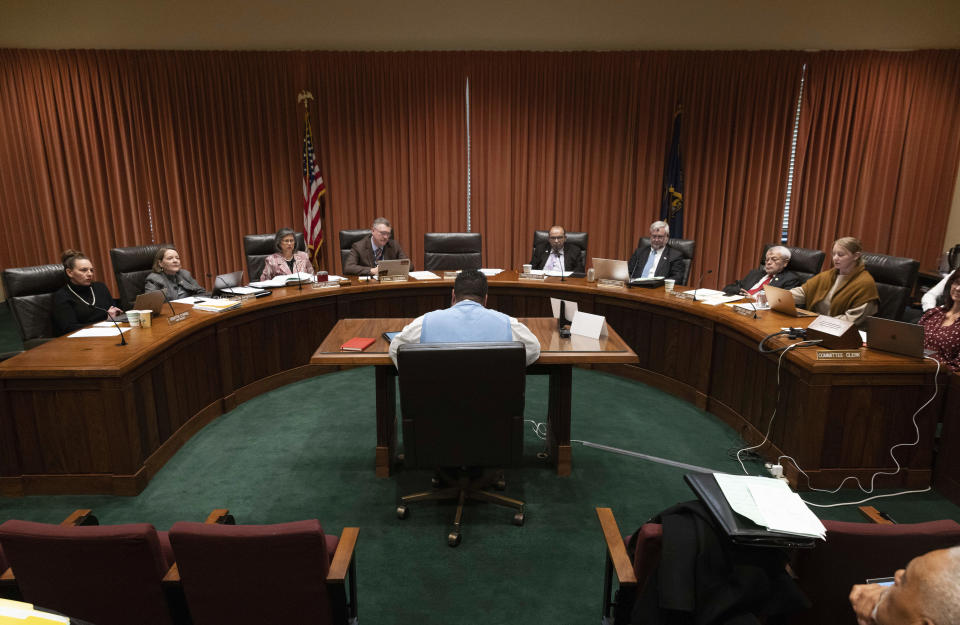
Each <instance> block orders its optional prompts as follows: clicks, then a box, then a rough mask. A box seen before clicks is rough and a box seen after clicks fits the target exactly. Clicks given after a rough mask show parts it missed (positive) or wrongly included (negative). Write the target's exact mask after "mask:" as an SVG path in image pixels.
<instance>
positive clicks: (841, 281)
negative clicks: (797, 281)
mask: <svg viewBox="0 0 960 625" xmlns="http://www.w3.org/2000/svg"><path fill="white" fill-rule="evenodd" d="M862 254H863V246H862V245H861V244H860V240H859V239H856V238H854V237H841V238H839V239H837V240H836V241H835V242H834V244H833V254H832V258H833V269H828V270H826V271H821V272H820V273H818V274H817V275H815V276H813V277H812V278H810V279H809V280H807V281H806V282H805V283H804V284H803V285H802V286H798V287H796V288H794V289H791V290H790V293H792V294H793V301H794V302H795V303H796V305H797V306H798V307H800V308H806V309H807V310H811V311H813V312H815V313H818V314H821V315H829V316H830V317H836V318H837V319H844V320H846V321H850V322H852V323H854V324H855V325H857V326H860V325H863V324H865V323H866V319H867V317H869V316H871V315H873V314H875V313H876V312H877V304H878V302H879V301H880V294H879V293H877V285H876V283H875V282H874V281H873V276H871V275H870V274H869V273H868V272H867V270H866V268H864V266H863V258H862Z"/></svg>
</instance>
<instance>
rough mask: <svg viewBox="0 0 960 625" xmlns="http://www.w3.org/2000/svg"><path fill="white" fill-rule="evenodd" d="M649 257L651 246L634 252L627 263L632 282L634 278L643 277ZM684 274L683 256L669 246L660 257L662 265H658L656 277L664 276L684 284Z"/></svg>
mask: <svg viewBox="0 0 960 625" xmlns="http://www.w3.org/2000/svg"><path fill="white" fill-rule="evenodd" d="M649 256H650V246H649V245H647V246H645V247H638V248H637V249H635V250H634V251H633V255H632V256H631V257H630V260H629V261H628V262H627V269H628V270H629V271H630V279H631V280H632V279H633V278H641V277H642V276H641V275H640V272H641V271H643V267H644V265H646V264H647V258H648V257H649ZM683 273H684V266H683V254H681V253H680V252H679V251H677V250H675V249H673V248H672V247H670V246H669V245H668V246H667V248H666V249H665V250H663V254H662V255H661V256H660V263H659V264H658V265H657V270H656V271H655V272H654V275H656V276H663V277H664V278H670V279H671V280H676V281H677V282H682V281H683Z"/></svg>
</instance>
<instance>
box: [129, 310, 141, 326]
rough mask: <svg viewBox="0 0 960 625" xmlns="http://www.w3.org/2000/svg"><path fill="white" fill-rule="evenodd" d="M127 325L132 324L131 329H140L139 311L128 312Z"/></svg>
mask: <svg viewBox="0 0 960 625" xmlns="http://www.w3.org/2000/svg"><path fill="white" fill-rule="evenodd" d="M127 323H129V324H130V327H131V328H139V327H140V311H139V310H128V311H127Z"/></svg>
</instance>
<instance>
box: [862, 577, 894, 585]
mask: <svg viewBox="0 0 960 625" xmlns="http://www.w3.org/2000/svg"><path fill="white" fill-rule="evenodd" d="M895 581H896V580H895V579H894V578H892V577H874V578H873V579H868V580H867V583H868V584H879V585H880V586H893V584H894V582H895Z"/></svg>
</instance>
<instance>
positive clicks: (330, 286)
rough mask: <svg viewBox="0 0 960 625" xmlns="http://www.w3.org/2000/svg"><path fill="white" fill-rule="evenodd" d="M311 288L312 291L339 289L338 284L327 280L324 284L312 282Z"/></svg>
mask: <svg viewBox="0 0 960 625" xmlns="http://www.w3.org/2000/svg"><path fill="white" fill-rule="evenodd" d="M312 287H313V288H314V289H337V288H340V283H339V282H331V281H329V280H328V281H326V282H314V283H313V285H312Z"/></svg>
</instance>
